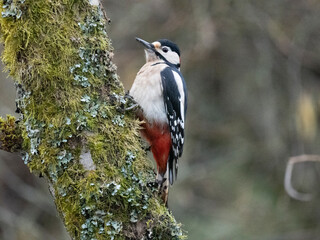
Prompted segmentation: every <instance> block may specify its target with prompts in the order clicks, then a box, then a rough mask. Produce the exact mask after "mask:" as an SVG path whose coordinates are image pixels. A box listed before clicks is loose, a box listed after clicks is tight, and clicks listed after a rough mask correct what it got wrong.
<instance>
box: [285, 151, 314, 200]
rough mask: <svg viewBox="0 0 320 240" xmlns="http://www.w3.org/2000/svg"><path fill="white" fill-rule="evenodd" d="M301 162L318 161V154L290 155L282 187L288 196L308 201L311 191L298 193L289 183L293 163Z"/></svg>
mask: <svg viewBox="0 0 320 240" xmlns="http://www.w3.org/2000/svg"><path fill="white" fill-rule="evenodd" d="M303 162H320V156H319V155H300V156H294V157H291V158H290V159H289V161H288V163H287V167H286V172H285V177H284V188H285V190H286V191H287V193H288V194H289V196H290V197H292V198H294V199H297V200H300V201H310V200H311V199H312V198H313V195H312V194H311V193H300V192H298V191H297V190H296V189H295V188H294V187H293V186H292V183H291V180H292V172H293V168H294V165H295V164H297V163H303Z"/></svg>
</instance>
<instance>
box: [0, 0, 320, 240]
mask: <svg viewBox="0 0 320 240" xmlns="http://www.w3.org/2000/svg"><path fill="white" fill-rule="evenodd" d="M103 3H104V5H105V8H106V10H107V13H108V16H109V17H110V18H111V20H112V23H111V25H110V26H109V36H110V37H111V39H112V40H113V46H114V48H115V62H116V64H117V66H118V74H119V75H120V77H121V80H122V81H123V83H124V85H125V87H126V89H129V88H130V87H131V84H132V82H133V79H134V77H135V74H136V72H137V71H138V69H139V68H140V67H141V65H142V64H143V63H144V53H143V49H142V48H141V46H140V45H139V44H138V43H136V41H135V40H134V37H136V36H137V37H141V38H143V39H145V40H147V41H154V40H156V39H159V38H168V39H171V40H173V41H175V42H176V43H178V44H179V46H180V48H181V51H182V68H181V71H182V73H183V75H184V77H185V79H186V82H187V86H188V90H189V108H188V113H187V136H186V147H185V152H184V155H183V157H182V159H181V161H180V167H179V176H178V181H177V182H176V184H175V185H174V186H173V187H172V188H171V191H170V203H169V206H170V208H171V209H172V211H173V212H174V214H175V216H176V217H177V219H178V220H179V221H181V222H182V223H184V225H185V226H184V228H185V229H186V230H187V231H188V232H189V234H188V235H189V239H195V240H196V239H201V240H215V239H219V240H221V239H239V240H242V239H247V240H248V239H259V240H260V239H268V240H285V239H288V240H289V239H290V240H300V239H318V238H319V237H318V236H319V233H320V225H319V222H320V207H319V206H318V204H317V201H318V200H319V197H320V194H318V195H317V196H318V197H316V198H315V199H314V200H313V201H311V202H299V201H296V200H292V199H290V198H289V197H288V196H287V194H286V193H285V191H284V189H283V177H284V171H285V166H286V162H287V160H288V158H289V156H292V155H298V154H303V153H309V154H320V150H319V144H320V132H319V129H320V128H319V126H318V125H319V120H320V98H319V94H318V92H319V90H320V28H319V26H320V2H319V1H318V0H305V1H301V0H261V1H254V0H239V1H235V0H202V1H195V0H184V1H183V0H175V1H170V0H154V1H147V0H140V1H138V0H131V1H125V0H110V1H107V0H104V1H103ZM14 96H15V93H14V88H13V84H12V81H10V80H9V79H6V77H5V74H2V75H1V81H0V114H1V115H2V116H4V115H5V114H6V113H12V112H13V111H14ZM0 154H1V155H0V239H3V240H15V239H30V240H36V239H37V240H38V239H44V238H48V239H68V238H67V236H66V234H65V232H64V230H63V228H62V227H61V223H60V222H59V219H58V217H56V212H55V208H54V205H53V203H52V200H51V198H50V196H49V194H48V191H47V189H46V187H45V183H44V181H42V180H41V179H40V180H39V179H38V178H37V177H35V176H33V175H31V174H29V173H28V171H27V169H26V167H25V166H23V163H22V161H21V160H20V159H19V157H18V156H15V155H10V154H6V153H3V152H1V153H0ZM293 174H294V179H293V180H294V183H293V184H294V186H295V187H296V188H297V189H298V190H301V191H306V192H312V193H315V194H317V193H318V192H317V191H318V185H319V182H320V179H319V166H318V165H317V164H314V163H305V164H300V165H299V166H297V167H296V168H295V170H294V173H293ZM26 236H27V237H26Z"/></svg>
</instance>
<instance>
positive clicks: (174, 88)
mask: <svg viewBox="0 0 320 240" xmlns="http://www.w3.org/2000/svg"><path fill="white" fill-rule="evenodd" d="M136 40H137V41H138V42H140V43H141V44H142V45H143V46H144V47H145V57H146V64H144V65H143V66H142V68H141V69H140V70H139V72H138V73H137V76H136V78H135V80H134V82H133V85H132V87H131V89H130V91H129V95H131V96H132V97H133V99H134V100H135V101H136V102H137V103H138V104H139V105H140V107H141V109H142V110H141V111H139V112H138V113H137V114H138V117H139V119H140V120H142V122H143V124H142V129H141V135H142V137H144V138H145V139H146V140H147V142H148V143H149V144H150V147H151V151H152V154H153V157H154V159H155V161H156V164H157V182H158V184H159V186H160V190H161V192H162V193H161V195H162V198H163V200H164V202H165V203H167V199H168V187H169V183H168V181H169V182H170V184H171V185H172V184H173V182H174V180H175V179H176V178H177V173H178V159H179V158H180V157H181V155H182V151H183V144H184V127H185V118H186V111H187V89H186V84H185V81H184V79H183V76H182V74H181V73H180V63H181V59H180V50H179V47H178V46H177V45H176V44H175V43H173V42H172V41H170V40H167V39H160V40H158V41H155V42H153V43H149V42H147V41H145V40H142V39H140V38H136Z"/></svg>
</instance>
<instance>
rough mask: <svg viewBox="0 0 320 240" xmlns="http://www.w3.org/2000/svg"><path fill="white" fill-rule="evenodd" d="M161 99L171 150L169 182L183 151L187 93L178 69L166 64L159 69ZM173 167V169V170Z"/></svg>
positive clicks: (174, 174)
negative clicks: (161, 90) (163, 67)
mask: <svg viewBox="0 0 320 240" xmlns="http://www.w3.org/2000/svg"><path fill="white" fill-rule="evenodd" d="M160 74H161V80H162V88H163V100H164V105H165V110H166V114H167V118H168V123H169V129H170V134H171V141H172V146H171V151H170V155H169V159H168V170H169V180H170V184H172V183H173V181H174V177H175V178H176V177H177V173H178V158H179V157H181V155H182V152H183V143H184V123H185V115H186V111H187V94H186V85H185V82H184V79H183V77H182V75H181V73H180V71H179V70H177V69H176V68H174V67H172V66H168V67H166V68H165V69H163V70H162V71H161V73H160ZM173 169H174V170H175V171H174V172H173Z"/></svg>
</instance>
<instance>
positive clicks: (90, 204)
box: [0, 0, 185, 239]
mask: <svg viewBox="0 0 320 240" xmlns="http://www.w3.org/2000/svg"><path fill="white" fill-rule="evenodd" d="M93 3H97V1H88V0H56V1H44V0H2V1H1V11H2V12H1V14H2V15H1V18H0V27H1V37H2V42H3V43H4V51H3V54H2V60H3V61H4V63H5V65H6V69H7V70H8V71H9V74H10V75H11V76H12V77H13V79H14V80H15V84H16V87H17V106H18V109H19V111H20V112H21V119H20V122H19V131H21V136H22V139H23V143H22V147H21V149H22V154H23V160H24V161H25V163H26V164H27V165H28V167H29V169H30V170H31V171H32V172H35V173H36V174H41V175H43V176H45V177H46V178H47V180H48V183H49V185H50V189H51V191H52V195H53V197H54V201H55V203H56V206H57V209H58V212H59V213H60V216H61V218H62V219H63V221H64V223H65V226H66V228H67V230H68V232H69V233H70V235H71V237H72V238H73V239H184V238H185V235H184V234H183V232H182V230H181V228H180V224H178V223H177V222H176V221H175V219H174V217H173V216H172V215H171V213H170V212H169V211H168V209H167V208H166V207H165V206H164V205H163V203H162V202H161V200H160V199H159V197H158V196H157V189H155V188H154V187H152V184H150V183H152V182H153V181H154V172H153V170H152V166H151V164H150V162H149V161H148V159H147V158H146V154H145V152H144V151H143V149H142V148H141V143H140V138H139V122H138V120H136V118H135V116H134V114H133V113H132V112H126V111H125V110H124V109H125V108H126V107H128V106H129V105H130V104H131V103H130V101H129V100H128V99H127V98H125V97H124V89H123V86H122V84H121V82H120V81H119V78H118V76H117V74H116V67H115V65H114V64H113V63H112V55H113V54H112V47H111V43H110V40H109V38H108V36H107V29H106V19H105V14H104V12H103V9H102V7H101V5H97V4H93ZM88 157H89V158H91V159H90V160H91V162H90V161H88ZM85 161H87V162H86V163H85ZM87 163H88V164H89V165H87Z"/></svg>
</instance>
